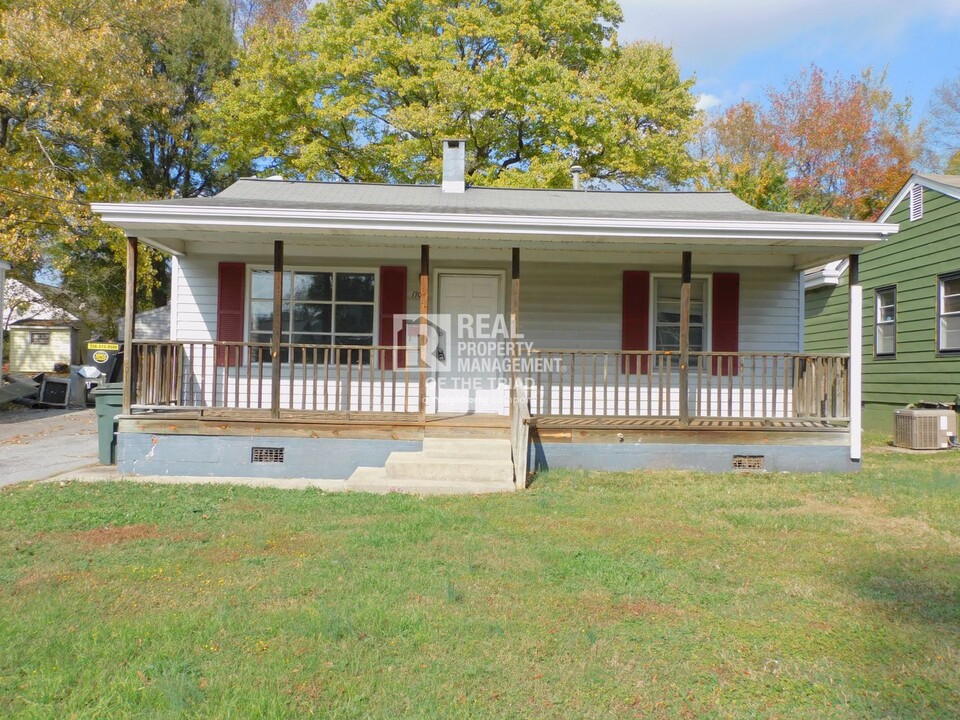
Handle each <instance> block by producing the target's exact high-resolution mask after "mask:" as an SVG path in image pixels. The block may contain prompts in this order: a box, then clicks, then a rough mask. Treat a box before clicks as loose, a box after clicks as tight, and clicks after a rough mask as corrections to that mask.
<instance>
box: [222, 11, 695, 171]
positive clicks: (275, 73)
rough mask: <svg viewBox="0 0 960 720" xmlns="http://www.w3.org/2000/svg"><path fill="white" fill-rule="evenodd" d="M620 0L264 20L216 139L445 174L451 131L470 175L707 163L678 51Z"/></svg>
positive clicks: (313, 162) (259, 155) (297, 157)
mask: <svg viewBox="0 0 960 720" xmlns="http://www.w3.org/2000/svg"><path fill="white" fill-rule="evenodd" d="M620 20H621V13H620V8H619V6H618V5H617V4H616V2H614V0H538V2H532V1H531V0H503V1H502V2H496V3H494V2H466V1H465V0H395V1H394V2H388V3H375V2H356V1H355V0H325V1H321V2H319V3H317V4H316V5H314V6H313V7H312V8H311V9H310V10H309V11H308V14H307V19H306V22H305V23H304V24H303V25H302V26H301V27H295V26H290V25H274V26H270V27H264V26H259V27H257V28H254V30H253V31H252V32H251V33H250V34H249V35H248V39H247V48H246V51H245V53H244V54H243V55H242V57H241V59H240V62H239V67H238V68H237V70H236V72H235V73H234V75H233V77H231V79H230V80H229V81H227V82H221V83H220V84H218V85H217V88H216V95H215V100H214V102H213V103H212V104H211V105H210V106H209V108H208V117H209V118H210V123H211V128H212V130H211V135H210V137H211V138H212V139H213V140H215V141H217V142H220V143H221V147H222V149H223V150H224V151H225V153H227V154H228V156H229V157H230V160H231V162H232V163H235V164H238V165H249V164H251V163H257V164H258V165H259V166H260V167H262V168H265V169H267V170H269V171H279V172H281V173H283V174H286V175H288V176H292V177H303V178H310V179H340V180H352V181H368V182H369V181H381V182H402V183H429V182H436V180H437V178H438V177H439V176H440V165H441V156H442V152H441V140H442V139H443V138H445V137H463V138H466V139H467V140H468V144H467V147H468V157H467V168H466V173H467V179H468V181H469V182H472V183H475V184H483V185H528V186H552V187H563V186H569V183H570V174H569V169H570V166H571V165H572V164H579V165H581V166H582V167H583V168H584V170H585V172H586V173H587V174H588V175H589V176H591V177H592V178H595V179H599V180H602V181H609V182H615V183H619V184H622V185H624V186H627V187H660V186H662V185H666V184H674V183H681V182H683V181H685V180H687V179H688V178H690V177H691V176H693V175H694V174H696V173H697V171H698V169H699V167H698V164H697V163H696V162H695V161H694V160H693V159H692V158H691V157H690V155H689V153H688V143H689V142H690V141H691V140H692V138H693V136H694V131H695V129H696V111H695V109H694V104H695V99H694V98H693V96H692V95H691V93H690V87H691V85H692V81H691V80H684V79H682V78H681V77H680V74H679V70H678V68H677V64H676V62H675V61H674V59H673V56H672V54H671V52H670V50H669V49H667V48H665V47H663V46H661V45H657V44H654V43H637V44H632V45H621V44H620V43H619V42H618V41H617V39H616V33H615V30H616V27H617V24H618V23H619V22H620Z"/></svg>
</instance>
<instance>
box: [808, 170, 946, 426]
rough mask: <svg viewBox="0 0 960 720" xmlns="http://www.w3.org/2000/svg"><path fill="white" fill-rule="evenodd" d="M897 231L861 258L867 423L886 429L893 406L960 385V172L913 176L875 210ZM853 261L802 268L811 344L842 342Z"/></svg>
mask: <svg viewBox="0 0 960 720" xmlns="http://www.w3.org/2000/svg"><path fill="white" fill-rule="evenodd" d="M877 222H878V223H881V224H887V223H891V222H892V223H895V224H897V225H898V226H899V228H900V231H899V232H897V233H896V234H895V235H892V236H891V237H890V239H889V240H888V241H887V242H885V243H882V244H880V245H876V246H871V247H868V248H865V249H864V251H863V254H862V255H861V258H860V281H861V283H862V286H863V293H864V298H863V302H864V304H863V310H862V323H863V325H862V327H863V330H862V337H863V401H864V424H865V426H866V427H868V428H870V429H875V430H881V431H886V432H890V431H891V430H892V428H893V417H894V416H893V413H894V410H895V409H897V408H902V407H904V406H906V405H908V404H910V403H916V402H919V401H930V402H943V403H953V402H954V401H955V399H956V396H957V394H958V393H960V176H957V175H924V174H917V175H914V176H912V177H911V178H910V179H909V180H908V181H907V182H906V184H905V185H904V186H903V188H902V189H901V190H900V192H898V193H897V195H896V197H894V198H893V200H892V201H891V202H890V204H889V205H888V206H887V207H886V209H885V210H884V211H883V213H882V214H881V215H880V217H879V219H878V220H877ZM847 287H848V272H847V263H846V262H845V261H843V260H841V261H835V262H833V263H829V264H827V265H825V266H822V267H818V268H815V269H813V270H811V271H810V272H809V273H808V274H807V278H806V288H807V293H806V294H807V297H806V330H805V337H806V341H805V342H806V347H807V349H808V350H810V351H812V352H835V351H837V350H839V349H841V348H842V347H843V346H844V344H845V338H846V336H847V328H848V327H849V318H848V314H847V312H846V297H847Z"/></svg>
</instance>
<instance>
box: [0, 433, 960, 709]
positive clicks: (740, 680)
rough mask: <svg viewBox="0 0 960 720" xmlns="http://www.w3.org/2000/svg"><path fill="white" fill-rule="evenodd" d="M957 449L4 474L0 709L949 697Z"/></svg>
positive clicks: (777, 702)
mask: <svg viewBox="0 0 960 720" xmlns="http://www.w3.org/2000/svg"><path fill="white" fill-rule="evenodd" d="M958 468H960V454H957V453H956V452H953V453H943V454H940V453H938V454H932V455H917V454H903V453H898V452H893V451H890V450H885V449H882V448H874V449H873V450H872V451H871V452H870V453H869V454H868V456H867V457H866V458H865V461H864V471H863V472H862V473H861V474H859V475H815V474H811V475H785V474H784V475H759V474H752V475H750V474H747V475H736V474H727V475H699V474H690V473H673V472H660V473H645V474H639V473H638V474H613V473H607V474H601V473H597V474H569V473H550V474H547V475H545V476H542V477H541V478H539V479H538V480H537V482H536V484H535V486H534V487H533V488H531V489H530V490H529V491H528V492H524V493H517V494H514V495H501V496H494V497H475V498H473V497H468V498H429V499H419V498H414V497H404V496H388V497H377V496H372V495H362V494H324V493H321V492H314V491H302V492H301V491H271V490H256V489H249V488H240V487H226V486H203V487H188V486H182V487H180V486H158V485H136V484H128V483H122V484H121V483H117V484H79V483H70V484H66V485H64V486H60V485H56V484H36V485H29V486H16V487H13V488H7V489H5V490H3V491H0V717H3V718H14V717H27V718H33V717H36V718H68V717H83V718H112V717H137V718H140V717H145V718H149V717H178V718H179V717H209V718H254V717H264V718H272V717H292V718H300V717H308V716H311V715H316V716H322V717H335V718H341V717H343V718H354V717H356V718H360V717H383V718H397V717H466V716H471V717H509V718H516V717H520V716H528V717H564V718H567V717H571V718H607V717H642V718H648V717H649V718H660V717H663V718H675V717H681V718H682V717H691V718H726V717H735V718H740V717H748V718H754V717H760V718H881V717H897V718H901V717H930V718H945V717H956V715H957V713H958V712H960V670H958V668H960V478H958Z"/></svg>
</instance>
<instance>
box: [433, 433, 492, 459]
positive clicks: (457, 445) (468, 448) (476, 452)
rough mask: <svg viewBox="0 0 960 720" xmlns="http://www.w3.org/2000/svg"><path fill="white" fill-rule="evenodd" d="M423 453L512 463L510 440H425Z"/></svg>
mask: <svg viewBox="0 0 960 720" xmlns="http://www.w3.org/2000/svg"><path fill="white" fill-rule="evenodd" d="M423 452H424V453H425V454H427V455H432V456H442V457H450V458H479V459H481V460H500V461H503V462H511V450H510V441H509V440H474V439H469V440H461V439H457V438H424V439H423Z"/></svg>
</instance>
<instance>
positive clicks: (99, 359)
mask: <svg viewBox="0 0 960 720" xmlns="http://www.w3.org/2000/svg"><path fill="white" fill-rule="evenodd" d="M109 357H110V356H109V355H108V354H107V353H106V352H105V351H104V350H97V351H96V352H95V353H94V354H93V361H94V362H95V363H105V362H106V361H107V358H109Z"/></svg>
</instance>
